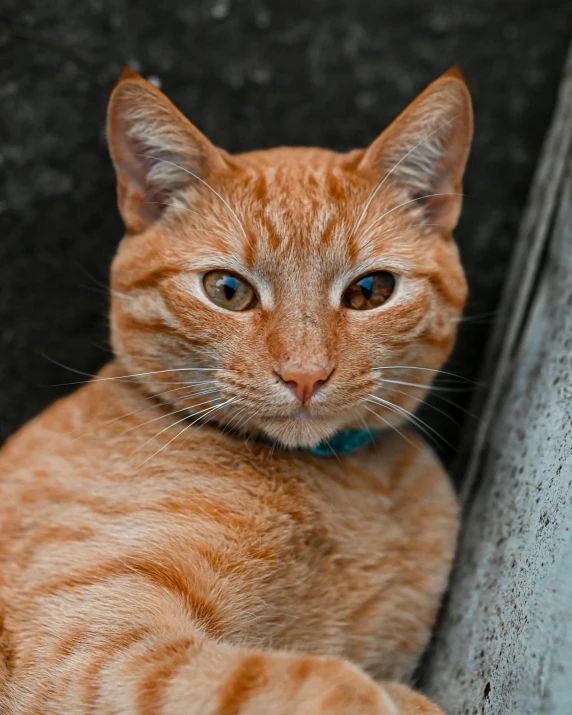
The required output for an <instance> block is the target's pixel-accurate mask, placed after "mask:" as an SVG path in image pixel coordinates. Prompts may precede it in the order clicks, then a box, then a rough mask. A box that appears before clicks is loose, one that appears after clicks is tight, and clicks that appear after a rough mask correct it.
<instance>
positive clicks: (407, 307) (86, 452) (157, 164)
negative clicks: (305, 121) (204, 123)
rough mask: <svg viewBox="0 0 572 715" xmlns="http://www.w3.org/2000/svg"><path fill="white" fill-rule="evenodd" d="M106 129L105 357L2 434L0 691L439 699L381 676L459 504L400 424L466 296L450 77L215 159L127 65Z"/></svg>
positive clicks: (239, 707)
mask: <svg viewBox="0 0 572 715" xmlns="http://www.w3.org/2000/svg"><path fill="white" fill-rule="evenodd" d="M430 110H431V111H430ZM455 112H457V114H455ZM459 117H460V118H459ZM444 122H445V123H444ZM431 131H433V135H434V137H435V138H434V140H431V139H427V135H429V137H431V136H432V135H431ZM443 131H444V132H445V134H446V136H445V137H443V136H439V134H443ZM420 133H421V135H420ZM108 135H109V140H110V148H111V153H112V157H113V159H114V162H115V166H116V170H117V173H118V178H119V192H118V193H119V205H120V210H121V212H122V215H123V218H124V220H125V223H126V226H127V235H126V237H125V238H124V240H123V242H122V245H121V247H120V249H119V251H118V254H117V257H116V259H115V261H114V264H113V266H112V283H111V285H112V311H111V324H112V342H113V347H114V352H115V355H116V358H115V360H114V361H113V362H112V363H110V364H109V365H108V366H106V367H105V368H104V369H103V370H102V371H101V372H100V373H99V374H98V375H97V376H95V377H94V379H93V380H92V381H91V382H89V383H88V384H86V385H85V386H83V387H82V388H81V389H79V390H77V391H76V392H75V393H74V394H72V395H70V396H68V397H66V398H64V399H62V400H60V401H59V402H57V403H56V404H54V405H53V406H52V407H50V408H49V409H48V410H46V411H45V412H44V413H43V414H41V415H40V416H39V417H37V418H36V419H35V420H33V421H32V422H31V423H30V424H28V425H27V426H25V427H24V428H23V429H22V430H21V431H20V432H19V433H18V434H16V435H15V436H14V437H12V438H11V439H10V440H9V441H8V443H7V444H6V445H5V446H4V448H3V449H2V451H1V452H0V474H1V478H0V613H1V615H2V636H1V638H2V640H1V645H2V650H0V653H1V654H2V655H3V660H2V667H3V671H2V670H0V683H3V685H2V686H1V692H2V694H1V695H0V704H1V708H0V710H1V712H2V714H3V715H4V714H6V715H23V714H24V713H26V715H52V714H54V715H55V714H56V713H57V714H58V715H68V714H69V715H76V714H77V715H84V714H85V715H87V714H88V713H89V714H90V715H100V714H101V715H111V714H112V713H113V714H115V715H131V714H133V715H135V714H137V715H151V714H152V713H153V714H157V715H179V714H181V715H182V714H183V713H185V714H188V715H273V714H275V715H286V714H287V713H300V714H301V715H317V714H318V713H322V714H323V715H337V714H340V715H341V713H347V714H348V715H353V714H354V713H355V715H370V714H371V715H374V714H375V715H381V714H382V713H383V714H384V715H385V714H387V715H389V714H390V713H391V714H395V713H401V714H402V715H423V714H424V715H429V714H435V713H439V712H440V710H439V709H438V708H437V707H436V706H434V705H432V704H431V703H429V702H428V701H427V700H426V699H425V698H423V697H422V696H421V695H419V694H417V693H415V692H413V691H411V690H409V688H407V687H406V686H405V685H401V684H399V683H398V682H396V681H401V682H402V683H405V682H407V681H408V680H409V679H410V677H411V675H412V672H413V669H414V668H415V665H416V664H417V662H418V659H419V656H420V654H421V652H422V650H423V648H424V646H425V645H426V643H427V641H428V638H429V636H430V631H431V627H432V624H433V622H434V619H435V616H436V612H437V609H438V607H439V603H440V599H441V596H442V593H443V591H444V589H445V587H446V583H447V577H448V573H449V570H450V566H451V562H452V559H453V555H454V548H455V539H456V534H457V528H458V518H457V504H456V500H455V496H454V494H453V491H452V488H451V486H450V484H449V481H448V478H447V476H446V474H445V472H444V470H443V468H442V466H441V464H440V463H439V461H438V459H437V458H436V457H435V456H434V455H433V453H432V451H431V450H430V449H429V447H428V446H427V445H426V444H425V443H424V442H423V441H422V440H421V439H420V438H419V437H418V436H417V435H416V434H414V433H413V432H412V431H411V430H409V429H408V428H407V427H406V426H405V425H404V422H405V417H406V416H407V414H408V413H409V412H410V411H411V410H414V409H415V407H416V406H417V405H418V404H419V403H420V401H421V400H422V399H423V397H424V395H425V394H426V392H427V390H428V389H429V387H430V384H431V381H432V379H433V377H434V375H435V374H436V371H437V370H438V369H439V368H440V366H441V365H442V363H443V362H444V360H445V359H446V357H447V356H448V354H449V352H450V350H451V347H452V344H453V341H454V337H455V332H456V322H457V320H458V317H459V315H460V312H461V311H462V306H463V302H464V299H465V293H466V285H465V281H464V277H463V274H462V270H461V268H460V265H459V262H458V257H457V252H456V248H455V246H454V244H453V242H452V240H451V238H450V231H451V230H452V228H453V227H454V225H455V223H456V221H457V217H458V213H459V210H460V199H459V198H458V197H459V186H460V180H461V176H462V171H463V168H464V163H465V160H466V156H467V152H468V147H469V143H470V137H471V115H470V101H469V99H468V92H467V90H466V87H465V85H464V82H463V81H462V79H461V78H460V77H459V76H458V74H457V73H454V72H453V73H450V74H448V75H445V76H444V77H443V78H441V80H438V81H437V82H436V83H434V85H432V86H431V87H430V88H429V89H428V90H426V92H425V93H424V94H423V95H421V97H420V98H419V99H418V100H416V102H415V103H414V104H413V105H412V106H411V107H410V108H409V109H408V110H407V112H406V113H405V114H404V115H402V117H400V118H399V119H398V120H396V123H394V125H391V127H390V128H389V129H388V130H387V131H386V132H385V133H384V134H383V135H382V136H381V137H380V139H379V140H377V142H374V144H373V145H372V146H371V147H370V148H369V149H368V150H366V151H365V152H364V151H356V152H351V153H349V154H346V155H338V154H334V153H333V152H327V151H325V150H313V149H276V150H271V151H267V152H253V153H251V154H244V155H240V156H236V157H230V156H229V155H227V154H225V153H224V152H222V151H221V150H218V149H215V147H213V146H212V145H211V144H210V143H209V142H208V140H206V139H205V138H204V137H203V136H202V135H201V134H200V133H199V132H198V130H196V129H195V128H194V127H193V126H192V125H190V124H189V123H188V122H187V121H186V120H184V119H183V118H182V116H181V115H179V113H178V112H177V110H176V109H175V108H174V107H173V106H172V105H170V104H169V103H168V101H167V100H166V99H165V98H164V97H163V96H162V95H161V94H160V93H159V92H158V91H157V90H156V89H155V88H153V87H151V86H150V85H148V84H147V83H146V82H144V81H143V80H142V79H141V78H139V77H137V76H136V75H133V74H132V73H128V74H127V75H126V76H124V78H123V79H122V81H120V83H119V84H118V86H117V88H116V90H115V92H114V95H113V97H112V102H111V105H110V114H109V124H108ZM416 137H417V138H416ZM423 137H426V138H425V146H424V150H423V152H421V155H420V156H417V157H413V152H410V154H411V157H412V162H413V163H412V162H411V161H410V162H407V161H404V160H403V157H405V155H406V152H407V151H409V150H410V149H411V148H412V147H414V145H415V142H421V140H423ZM421 143H423V142H421ZM420 146H421V144H420ZM404 147H405V149H404ZM405 158H407V157H405ZM400 159H401V161H400ZM396 163H397V164H398V167H397V168H395V164H396ZM392 166H393V167H394V168H393V169H392V168H391V167H392ZM387 172H389V173H390V174H393V176H392V179H391V181H389V180H387V179H385V178H384V177H386V175H387ZM423 182H425V183H423ZM417 183H419V185H417ZM384 184H385V185H384ZM420 192H421V193H420ZM380 216H381V217H382V218H383V223H380V222H379V217H380ZM376 222H377V223H376ZM380 428H383V432H382V433H381V434H380V435H379V438H378V439H376V440H375V441H372V442H370V443H369V444H367V445H364V446H362V447H361V448H360V449H358V450H356V451H352V452H350V453H347V454H346V453H341V454H336V455H334V454H332V456H327V457H324V456H317V455H316V454H314V453H313V452H312V449H313V448H314V447H315V446H316V445H318V444H320V445H322V444H327V443H328V440H329V439H332V438H333V437H334V436H335V435H336V434H339V432H340V430H344V429H346V430H347V429H349V430H358V429H359V430H364V429H365V430H378V429H380Z"/></svg>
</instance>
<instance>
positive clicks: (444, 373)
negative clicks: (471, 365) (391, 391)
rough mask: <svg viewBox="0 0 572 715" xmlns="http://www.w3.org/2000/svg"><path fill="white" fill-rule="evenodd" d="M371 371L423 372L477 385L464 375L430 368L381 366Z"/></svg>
mask: <svg viewBox="0 0 572 715" xmlns="http://www.w3.org/2000/svg"><path fill="white" fill-rule="evenodd" d="M371 369H372V370H423V371H425V372H436V373H438V374H439V375H447V376H449V377H454V378H456V379H457V380H464V381H465V382H470V383H472V384H474V385H476V384H478V383H477V382H476V381H475V380H472V379H471V378H469V377H465V376H464V375H458V374H457V373H455V372H448V371H447V370H441V369H438V368H432V367H419V366H417V365H382V366H381V367H372V368H371Z"/></svg>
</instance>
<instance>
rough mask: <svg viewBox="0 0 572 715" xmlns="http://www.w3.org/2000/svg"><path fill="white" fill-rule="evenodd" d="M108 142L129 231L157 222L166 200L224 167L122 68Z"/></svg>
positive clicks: (153, 92)
mask: <svg viewBox="0 0 572 715" xmlns="http://www.w3.org/2000/svg"><path fill="white" fill-rule="evenodd" d="M107 140H108V144H109V151H110V153H111V158H112V160H113V163H114V165H115V171H116V173H117V184H118V185H117V194H118V204H119V211H120V212H121V215H122V217H123V220H124V222H125V225H126V227H127V229H128V231H130V232H133V233H138V232H140V231H143V230H144V229H145V228H147V227H148V226H150V225H151V224H152V223H154V222H155V221H157V220H158V218H159V217H160V216H161V214H162V213H163V211H164V210H165V208H166V207H167V205H168V204H169V202H170V200H171V197H172V196H173V194H175V193H176V192H177V191H180V190H181V189H184V188H185V187H187V186H189V185H190V184H191V183H193V182H194V181H197V177H198V178H202V176H203V175H205V174H206V173H208V172H210V171H212V170H214V169H216V168H217V167H222V166H224V160H223V158H222V155H221V152H220V151H219V150H218V149H216V148H215V147H214V146H213V145H212V144H211V143H210V142H209V140H208V139H207V138H206V137H205V136H204V135H203V134H201V132H200V131H199V130H198V129H197V128H196V127H194V126H193V125H192V124H191V123H190V122H189V121H188V120H187V119H186V118H185V117H184V116H183V115H182V114H181V112H179V110H178V109H177V108H176V107H175V106H174V105H173V104H172V103H171V102H170V101H169V100H168V99H167V98H166V97H165V95H164V94H163V93H162V92H160V91H159V90H158V89H157V88H156V87H154V86H153V85H152V84H150V83H149V82H147V81H145V80H144V79H143V78H142V77H140V76H139V75H138V74H136V73H135V72H132V71H131V70H129V69H127V70H125V71H124V72H123V74H122V75H121V77H120V79H119V82H118V83H117V85H116V86H115V89H114V90H113V92H112V94H111V99H110V102H109V108H108V112H107Z"/></svg>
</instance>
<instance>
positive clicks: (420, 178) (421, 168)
mask: <svg viewBox="0 0 572 715" xmlns="http://www.w3.org/2000/svg"><path fill="white" fill-rule="evenodd" d="M472 137H473V111H472V106H471V96H470V94H469V89H468V87H467V84H466V82H465V80H464V78H463V76H462V74H461V72H460V71H459V70H458V69H457V68H453V69H452V70H450V71H449V72H446V73H445V74H444V75H442V76H441V77H440V78H439V79H438V80H436V81H435V82H433V83H432V84H431V85H429V87H427V89H426V90H425V91H424V92H422V93H421V94H420V95H419V96H418V97H417V99H416V100H415V101H414V102H412V104H410V105H409V107H407V109H406V110H405V111H404V112H402V114H400V115H399V117H397V119H396V120H395V121H394V122H393V123H392V124H391V125H390V126H389V127H388V128H387V129H386V130H385V131H384V132H383V133H382V134H381V136H379V137H378V138H377V139H376V140H375V141H374V142H373V144H372V145H371V146H370V147H369V148H368V149H367V150H366V152H365V154H364V157H363V159H362V161H361V163H360V168H361V169H363V170H368V171H372V170H374V171H375V170H377V171H378V172H381V176H382V177H386V176H387V177H388V180H389V179H390V178H391V179H392V180H393V181H397V182H399V183H400V184H401V185H402V186H403V188H405V190H406V191H407V192H408V194H409V195H410V197H411V200H413V199H415V200H416V201H417V202H418V203H419V204H421V205H422V206H423V208H424V215H425V217H426V219H427V221H428V222H429V221H430V222H431V223H436V224H439V225H441V226H443V227H444V230H445V231H449V232H450V231H452V230H453V228H455V226H456V224H457V221H458V218H459V214H460V211H461V199H462V197H461V195H460V194H461V188H462V178H463V172H464V170H465V164H466V162H467V157H468V155H469V149H470V146H471V140H472ZM436 194H437V195H436Z"/></svg>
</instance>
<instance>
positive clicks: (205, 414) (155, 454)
mask: <svg viewBox="0 0 572 715" xmlns="http://www.w3.org/2000/svg"><path fill="white" fill-rule="evenodd" d="M235 399H236V398H234V397H231V398H229V399H228V400H226V402H222V403H221V404H219V405H214V407H209V408H207V409H205V410H200V412H202V413H204V414H202V415H201V416H200V417H198V418H197V419H196V420H194V421H193V422H191V423H190V424H188V425H187V426H186V427H184V428H183V429H182V430H181V431H180V432H178V433H177V434H176V435H175V436H174V437H173V438H172V439H170V440H169V441H168V442H167V443H166V444H164V445H163V446H162V447H160V448H159V449H158V450H157V451H156V452H154V453H153V454H152V455H151V456H150V457H147V459H145V460H144V461H143V462H141V464H140V465H139V467H138V468H140V467H142V466H143V465H144V464H146V463H147V462H149V461H150V460H151V459H153V457H156V456H157V455H158V454H159V453H160V452H162V451H163V450H164V449H166V448H167V447H168V446H169V445H170V444H172V443H173V442H174V441H175V440H176V439H177V437H180V436H181V435H182V434H183V433H184V432H186V431H187V430H188V429H190V428H191V427H192V426H193V425H194V424H196V423H197V422H199V421H200V420H202V419H204V418H205V417H207V416H208V415H209V414H212V413H213V412H216V411H217V410H220V409H221V408H222V407H224V406H225V405H228V404H230V403H232V402H234V400H235ZM197 414H199V413H197V412H195V413H194V414H193V415H192V416H193V417H195V416H196V415H197ZM186 419H188V416H185V417H183V419H181V420H178V421H177V422H175V423H174V424H172V425H169V427H175V426H176V425H178V424H180V423H181V422H183V421H184V420H186ZM169 427H167V428H166V429H169ZM164 431H165V430H161V432H159V433H158V434H156V435H155V437H152V438H151V440H154V439H156V438H157V437H158V436H159V435H160V434H162V433H163V432H164ZM151 440H147V441H146V442H144V443H143V445H141V447H143V446H145V445H146V444H148V443H149V442H150V441H151ZM141 447H139V448H138V449H137V450H136V451H139V449H141Z"/></svg>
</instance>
